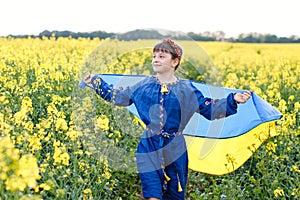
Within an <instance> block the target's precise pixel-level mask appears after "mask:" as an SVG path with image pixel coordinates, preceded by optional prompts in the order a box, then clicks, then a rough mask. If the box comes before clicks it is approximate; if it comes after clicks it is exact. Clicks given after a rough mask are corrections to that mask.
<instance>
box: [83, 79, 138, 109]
mask: <svg viewBox="0 0 300 200" xmlns="http://www.w3.org/2000/svg"><path fill="white" fill-rule="evenodd" d="M83 81H84V82H85V83H86V84H92V86H93V88H94V90H95V91H96V93H97V94H98V95H99V96H101V97H102V98H103V99H104V100H106V101H109V102H112V103H113V104H115V105H118V106H129V105H131V104H132V103H133V101H132V99H131V96H132V88H130V87H127V88H126V89H121V88H120V89H115V88H114V87H113V85H109V84H108V83H106V82H105V81H104V80H103V79H102V78H101V77H100V75H97V74H96V75H93V74H89V75H87V76H86V77H85V78H84V79H83Z"/></svg>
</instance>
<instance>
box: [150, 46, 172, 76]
mask: <svg viewBox="0 0 300 200" xmlns="http://www.w3.org/2000/svg"><path fill="white" fill-rule="evenodd" d="M176 65H177V59H175V60H173V59H172V55H171V53H170V52H164V51H154V52H153V58H152V67H153V70H154V72H156V73H164V72H168V71H173V72H174V70H175V66H176Z"/></svg>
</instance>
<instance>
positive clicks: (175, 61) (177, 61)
mask: <svg viewBox="0 0 300 200" xmlns="http://www.w3.org/2000/svg"><path fill="white" fill-rule="evenodd" d="M178 64H179V59H178V58H175V59H174V60H173V63H172V67H173V68H174V69H175V67H176V66H177V65H178Z"/></svg>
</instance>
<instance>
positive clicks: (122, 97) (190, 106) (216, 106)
mask: <svg viewBox="0 0 300 200" xmlns="http://www.w3.org/2000/svg"><path fill="white" fill-rule="evenodd" d="M182 54H183V51H182V48H181V47H180V46H179V45H178V44H176V43H175V42H174V41H173V40H171V39H168V38H167V39H162V40H161V41H159V42H158V43H157V44H155V46H154V48H153V59H152V66H153V70H154V72H155V73H156V76H147V77H146V78H144V79H143V80H142V81H140V82H139V83H137V84H135V85H134V86H131V87H127V88H125V89H121V88H118V89H116V88H114V87H113V86H111V85H108V84H107V83H106V82H105V81H103V79H101V77H100V76H98V75H91V74H90V75H87V76H86V77H85V78H84V79H83V81H84V83H85V84H92V85H93V88H94V89H95V91H96V92H97V94H99V95H100V96H101V97H102V98H103V99H105V100H107V101H110V102H112V103H113V104H115V105H118V106H128V105H131V104H135V106H136V108H137V111H138V114H139V116H140V118H141V120H142V121H143V122H144V123H145V125H146V130H145V131H144V133H143V136H142V137H141V139H140V142H139V145H138V147H137V151H136V160H137V167H138V171H139V176H140V179H141V183H142V191H143V197H144V198H145V199H151V200H154V199H170V200H175V199H184V196H185V188H186V183H187V177H188V155H187V149H186V144H185V140H184V137H183V135H182V134H181V133H182V131H183V129H184V128H185V126H186V125H187V123H188V122H189V120H190V118H191V117H192V115H193V114H194V113H195V112H197V113H199V114H201V115H203V116H204V117H205V118H207V119H208V120H214V119H218V118H222V117H227V116H230V115H232V114H235V113H236V112H237V104H238V103H245V102H246V101H247V100H248V99H249V98H250V97H251V93H250V92H245V93H235V94H233V93H231V94H229V95H228V96H227V97H226V98H224V99H217V100H213V99H211V98H206V97H204V96H203V95H202V93H201V91H199V90H198V89H197V88H196V87H194V86H193V84H192V82H191V81H190V80H185V79H181V78H178V77H176V76H175V71H176V69H177V68H178V67H179V65H180V61H181V58H182Z"/></svg>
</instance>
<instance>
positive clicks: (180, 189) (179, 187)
mask: <svg viewBox="0 0 300 200" xmlns="http://www.w3.org/2000/svg"><path fill="white" fill-rule="evenodd" d="M177 179H178V192H182V191H183V190H182V187H181V184H180V180H179V176H178V174H177Z"/></svg>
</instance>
